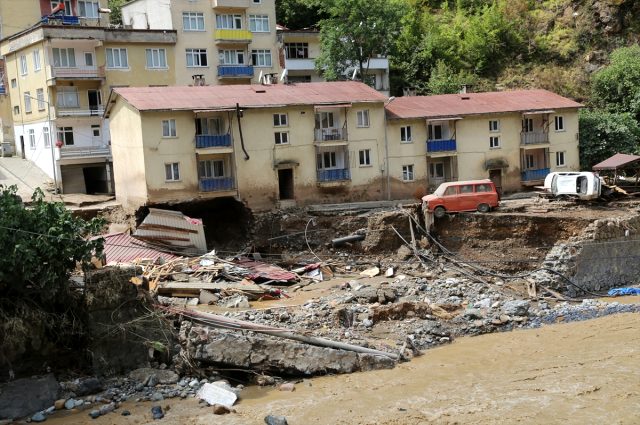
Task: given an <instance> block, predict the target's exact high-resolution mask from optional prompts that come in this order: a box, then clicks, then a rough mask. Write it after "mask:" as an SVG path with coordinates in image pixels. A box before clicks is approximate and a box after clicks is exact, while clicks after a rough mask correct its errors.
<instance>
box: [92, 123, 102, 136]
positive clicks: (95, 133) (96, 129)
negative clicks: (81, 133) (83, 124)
mask: <svg viewBox="0 0 640 425" xmlns="http://www.w3.org/2000/svg"><path fill="white" fill-rule="evenodd" d="M91 135H92V136H93V137H100V125H95V124H94V125H92V126H91Z"/></svg>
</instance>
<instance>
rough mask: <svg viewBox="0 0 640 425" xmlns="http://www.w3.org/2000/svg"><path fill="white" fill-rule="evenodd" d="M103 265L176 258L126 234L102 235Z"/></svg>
mask: <svg viewBox="0 0 640 425" xmlns="http://www.w3.org/2000/svg"><path fill="white" fill-rule="evenodd" d="M103 238H104V256H105V263H106V264H110V263H131V262H133V261H134V260H137V259H143V258H144V259H147V258H148V259H151V260H153V261H156V260H157V259H158V258H162V259H164V260H165V261H169V260H172V259H174V258H177V256H176V255H173V254H170V253H166V252H162V251H160V250H157V249H155V248H153V247H152V246H150V245H148V244H146V243H144V242H142V241H139V240H137V239H136V238H134V237H132V236H129V235H128V234H126V233H114V234H111V235H104V236H103Z"/></svg>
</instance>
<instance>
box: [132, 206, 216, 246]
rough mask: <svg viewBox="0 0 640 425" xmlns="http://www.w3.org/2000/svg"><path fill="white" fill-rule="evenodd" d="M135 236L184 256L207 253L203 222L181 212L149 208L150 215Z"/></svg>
mask: <svg viewBox="0 0 640 425" xmlns="http://www.w3.org/2000/svg"><path fill="white" fill-rule="evenodd" d="M133 236H135V237H136V238H140V239H142V240H146V241H152V242H153V243H159V244H162V245H163V247H166V248H167V249H171V250H175V251H178V252H180V253H183V254H184V255H189V256H195V255H202V254H204V253H205V252H207V241H206V240H205V237H204V226H203V225H202V220H200V219H197V218H191V217H187V216H186V215H184V214H182V213H181V212H180V211H171V210H162V209H158V208H149V214H147V216H146V217H145V218H144V221H143V222H142V223H141V224H140V226H138V228H137V229H136V231H135V232H134V233H133Z"/></svg>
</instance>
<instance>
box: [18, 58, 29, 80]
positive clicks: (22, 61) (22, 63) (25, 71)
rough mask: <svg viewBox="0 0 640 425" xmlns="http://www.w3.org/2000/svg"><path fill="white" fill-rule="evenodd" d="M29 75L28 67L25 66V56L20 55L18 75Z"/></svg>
mask: <svg viewBox="0 0 640 425" xmlns="http://www.w3.org/2000/svg"><path fill="white" fill-rule="evenodd" d="M27 74H29V65H28V64H27V55H20V75H22V76H25V75H27Z"/></svg>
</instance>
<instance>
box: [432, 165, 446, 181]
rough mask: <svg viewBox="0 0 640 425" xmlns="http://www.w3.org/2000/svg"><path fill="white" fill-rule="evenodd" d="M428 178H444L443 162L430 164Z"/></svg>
mask: <svg viewBox="0 0 640 425" xmlns="http://www.w3.org/2000/svg"><path fill="white" fill-rule="evenodd" d="M429 177H430V178H432V179H443V178H444V162H430V163H429Z"/></svg>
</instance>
